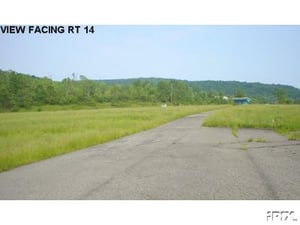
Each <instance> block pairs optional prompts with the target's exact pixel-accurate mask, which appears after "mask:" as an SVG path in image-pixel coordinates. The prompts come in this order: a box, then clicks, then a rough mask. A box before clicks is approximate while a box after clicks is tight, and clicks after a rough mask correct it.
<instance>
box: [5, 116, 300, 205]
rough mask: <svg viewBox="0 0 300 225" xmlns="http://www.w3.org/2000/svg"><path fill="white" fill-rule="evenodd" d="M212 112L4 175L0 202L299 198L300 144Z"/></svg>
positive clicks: (189, 117)
mask: <svg viewBox="0 0 300 225" xmlns="http://www.w3.org/2000/svg"><path fill="white" fill-rule="evenodd" d="M208 114H209V113H202V114H198V115H192V116H188V117H185V118H182V119H179V120H176V121H173V122H170V123H168V124H165V125H162V126H160V127H157V128H154V129H151V130H148V131H144V132H140V133H137V134H134V135H130V136H127V137H124V138H121V139H118V140H115V141H112V142H108V143H105V144H101V145H97V146H93V147H90V148H86V149H83V150H80V151H76V152H73V153H69V154H66V155H62V156H58V157H55V158H51V159H48V160H44V161H41V162H37V163H33V164H30V165H26V166H22V167H19V168H16V169H13V170H10V171H7V172H3V173H0V199H20V200H25V199H34V200H38V199H49V200H50V199H61V200H65V199H102V200H104V199H108V200H113V199H117V200H121V199H127V200H134V199H139V200H146V199H166V200H171V199H174V200H181V199H187V200H222V199H224V200H235V199H237V200H244V199H248V200H256V199H257V200H265V199H271V200H277V199H283V200H299V199H300V141H288V140H287V139H286V138H285V137H282V136H280V135H278V134H276V133H274V132H272V131H269V130H257V129H239V131H238V137H234V136H233V135H232V133H231V129H228V128H208V127H202V126H201V124H202V122H203V120H204V118H205V117H206V116H207V115H208Z"/></svg>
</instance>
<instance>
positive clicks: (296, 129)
mask: <svg viewBox="0 0 300 225" xmlns="http://www.w3.org/2000/svg"><path fill="white" fill-rule="evenodd" d="M203 126H209V127H231V128H232V133H233V135H237V132H238V128H263V129H271V130H274V131H275V132H277V133H279V134H281V135H284V136H287V137H288V139H289V140H296V139H299V138H300V106H299V105H245V106H244V105H243V106H232V107H229V108H226V109H222V110H220V111H217V112H216V113H214V114H212V115H210V116H209V117H208V118H206V120H205V122H204V123H203Z"/></svg>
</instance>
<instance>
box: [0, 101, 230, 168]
mask: <svg viewBox="0 0 300 225" xmlns="http://www.w3.org/2000/svg"><path fill="white" fill-rule="evenodd" d="M220 107H224V106H213V105H209V106H178V107H167V108H161V107H139V108H106V109H93V110H68V111H53V112H18V113H2V114H0V171H4V170H8V169H11V168H14V167H17V166H20V165H24V164H28V163H31V162H35V161H39V160H42V159H46V158H50V157H52V156H55V155H59V154H63V153H67V152H71V151H74V150H77V149H81V148H84V147H88V146H91V145H95V144H99V143H103V142H106V141H110V140H113V139H117V138H119V137H122V136H125V135H129V134H132V133H136V132H139V131H142V130H146V129H149V128H152V127H155V126H158V125H160V124H163V123H166V122H168V121H171V120H174V119H177V118H180V117H183V116H185V115H190V114H194V113H200V112H204V111H209V110H213V109H217V108H220ZM225 107H226V106H225Z"/></svg>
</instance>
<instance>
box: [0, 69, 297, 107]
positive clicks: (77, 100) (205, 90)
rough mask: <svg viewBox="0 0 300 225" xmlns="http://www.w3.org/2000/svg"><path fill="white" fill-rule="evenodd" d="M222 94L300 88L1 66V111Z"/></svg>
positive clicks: (289, 96) (195, 100)
mask: <svg viewBox="0 0 300 225" xmlns="http://www.w3.org/2000/svg"><path fill="white" fill-rule="evenodd" d="M224 95H226V96H228V97H234V96H248V97H250V98H251V100H252V102H254V103H278V102H279V103H299V102H300V90H299V89H296V88H294V87H291V86H284V85H266V84H259V83H244V82H234V81H233V82H226V81H181V80H167V79H158V78H149V79H145V78H143V79H124V80H103V81H93V80H89V79H87V78H86V77H85V76H80V79H78V80H74V79H70V78H66V79H64V80H62V81H60V82H58V81H53V80H51V79H49V78H38V77H35V76H30V75H26V74H21V73H17V72H14V71H2V70H0V110H1V111H7V110H11V111H17V110H18V109H20V108H31V107H32V106H40V105H69V104H81V105H95V104H101V103H106V104H107V103H108V104H110V105H112V106H120V105H124V104H125V103H126V104H127V105H130V104H132V103H142V104H161V103H167V104H174V105H178V104H222V103H231V101H230V100H228V101H226V100H224V99H223V96H224ZM229 99H230V98H229Z"/></svg>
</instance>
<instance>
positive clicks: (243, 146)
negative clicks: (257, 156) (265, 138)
mask: <svg viewBox="0 0 300 225" xmlns="http://www.w3.org/2000/svg"><path fill="white" fill-rule="evenodd" d="M240 150H244V151H246V150H248V147H247V145H246V144H243V145H241V147H240Z"/></svg>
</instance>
